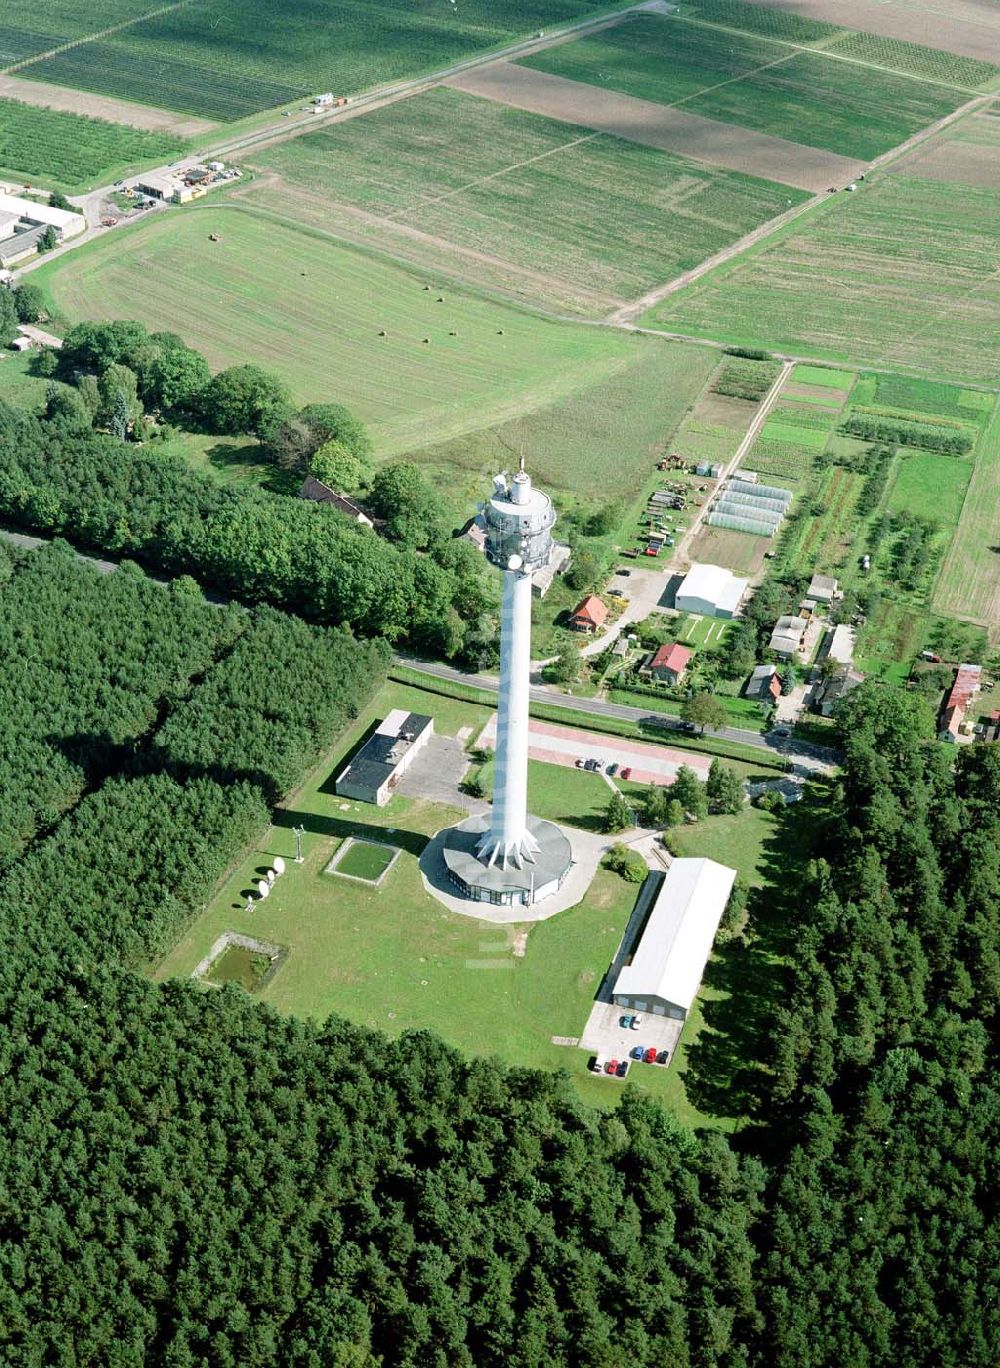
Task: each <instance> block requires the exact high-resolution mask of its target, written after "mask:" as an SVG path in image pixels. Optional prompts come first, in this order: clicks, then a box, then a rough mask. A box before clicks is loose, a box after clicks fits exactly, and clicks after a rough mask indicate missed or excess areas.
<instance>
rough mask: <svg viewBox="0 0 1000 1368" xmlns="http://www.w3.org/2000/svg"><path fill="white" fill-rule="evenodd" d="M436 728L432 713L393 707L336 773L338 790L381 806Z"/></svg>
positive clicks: (342, 794)
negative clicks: (428, 714)
mask: <svg viewBox="0 0 1000 1368" xmlns="http://www.w3.org/2000/svg"><path fill="white" fill-rule="evenodd" d="M433 732H434V719H433V718H432V717H428V716H427V715H426V714H425V713H411V712H407V711H406V709H405V708H394V709H393V711H392V712H391V713H389V714H388V716H387V717H385V718H384V719H383V720H382V721H381V722H380V723H379V724H378V726H377V727H376V728H375V731H374V732H373V733H372V735H371V736H369V738H368V740H367V741H366V742H365V744H364V745H363V746H362V747H361V749H360V750H359V751H357V752H356V754H355V755H354V757H353V759H352V760H351V763H350V764H349V765H348V766H347V768H346V769H345V770H342V771H341V772H340V774H338V775H337V782H336V785H335V787H336V790H337V793H338V794H339V795H341V796H342V797H344V798H356V799H358V800H359V801H360V802H362V803H375V804H377V805H378V806H379V807H382V806H383V804H385V803H387V802H388V801H389V799H390V798H391V797H392V795H393V791H394V790H395V788H396V785H397V784H398V783H399V781H400V778H401V777H402V776H403V774H405V773H406V771H407V770H408V769H409V767H410V765H411V764H412V763H413V761H414V760H415V759H416V757H417V755H418V754H419V752H420V751H422V750H423V748H424V746H426V745H427V742H428V741H429V740H430V739H431V736H432V734H433Z"/></svg>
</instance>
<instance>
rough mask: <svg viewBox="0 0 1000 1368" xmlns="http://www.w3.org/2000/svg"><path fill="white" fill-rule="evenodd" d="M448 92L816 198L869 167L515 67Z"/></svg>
mask: <svg viewBox="0 0 1000 1368" xmlns="http://www.w3.org/2000/svg"><path fill="white" fill-rule="evenodd" d="M447 84H448V85H450V86H453V87H454V88H455V89H456V90H464V91H465V92H466V93H467V94H470V95H481V96H484V97H485V98H486V99H489V100H496V101H497V102H498V103H500V104H505V105H512V106H513V107H514V108H515V109H524V110H527V111H529V112H530V113H532V114H542V115H544V116H545V117H547V118H550V119H558V120H560V121H562V122H564V123H570V124H576V125H581V126H583V127H585V128H593V129H597V130H599V131H600V132H602V133H610V134H613V135H614V136H615V137H619V138H625V139H627V140H628V141H629V142H637V143H642V144H643V145H644V146H646V147H658V148H660V149H661V150H662V151H665V152H673V153H676V154H678V155H680V156H684V157H693V158H694V159H695V160H696V161H703V162H708V163H709V164H710V165H712V166H720V167H724V168H725V169H726V170H729V171H739V172H742V173H743V174H745V175H750V176H760V177H762V178H764V179H765V180H771V181H779V182H780V183H781V184H783V185H789V186H793V187H795V188H796V189H799V190H810V191H814V192H815V191H820V190H823V189H825V188H826V186H828V185H829V184H830V182H831V181H833V182H835V183H839V182H841V181H850V180H853V179H854V177H855V176H857V175H858V174H859V172H861V171H862V170H864V166H865V163H864V162H861V161H858V160H852V159H851V158H849V157H841V156H837V155H836V154H835V153H832V152H821V151H818V150H817V149H816V148H813V147H805V146H803V144H802V143H797V142H792V141H790V140H789V139H787V138H782V137H776V136H775V135H773V134H768V133H758V132H755V131H753V130H752V129H749V128H741V127H740V126H739V125H737V124H731V123H720V122H719V120H717V119H707V118H704V117H702V116H701V115H698V114H692V113H690V112H689V111H687V110H681V109H676V108H672V107H670V106H668V105H663V104H658V103H656V102H654V101H652V100H642V99H636V98H635V97H634V96H631V95H623V94H620V93H618V92H617V91H613V90H606V89H601V88H599V87H596V86H591V85H585V84H584V83H583V82H581V81H576V80H569V79H567V78H566V77H563V76H557V75H553V74H551V73H549V72H545V71H537V70H534V69H532V68H531V67H527V66H522V65H517V64H514V63H512V62H495V63H493V64H492V65H490V66H485V67H478V68H476V69H475V70H473V71H468V72H463V73H462V74H461V75H459V76H453V77H452V78H451V79H450V80H449V81H448V83H447Z"/></svg>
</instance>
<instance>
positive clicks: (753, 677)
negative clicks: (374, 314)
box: [743, 665, 781, 703]
mask: <svg viewBox="0 0 1000 1368" xmlns="http://www.w3.org/2000/svg"><path fill="white" fill-rule="evenodd" d="M743 696H744V697H745V698H753V699H756V700H757V702H758V703H767V702H768V701H769V700H772V699H773V700H777V699H779V698H780V697H781V676H780V675H779V674H778V667H777V665H755V666H754V668H753V670H752V672H751V674H750V678H749V679H748V680H747V686H746V688H745V689H744V690H743Z"/></svg>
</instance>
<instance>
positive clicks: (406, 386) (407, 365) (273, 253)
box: [35, 204, 642, 460]
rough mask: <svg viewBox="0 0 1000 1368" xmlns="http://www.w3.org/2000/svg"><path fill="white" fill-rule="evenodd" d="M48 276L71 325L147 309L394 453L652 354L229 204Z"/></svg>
mask: <svg viewBox="0 0 1000 1368" xmlns="http://www.w3.org/2000/svg"><path fill="white" fill-rule="evenodd" d="M212 232H216V233H218V234H219V235H220V241H218V242H211V241H210V240H209V234H210V233H212ZM35 279H36V280H41V282H42V283H44V284H45V286H46V287H47V289H48V291H49V293H50V294H51V296H52V299H53V301H54V305H55V307H56V308H57V309H58V311H59V313H60V314H61V315H62V316H63V317H64V318H67V319H69V320H71V321H76V320H78V319H85V318H137V319H139V320H140V321H142V322H144V323H146V324H147V325H148V326H149V327H150V328H151V329H153V330H163V329H167V330H170V331H173V332H177V333H179V334H181V335H182V336H183V337H184V338H185V340H186V341H187V342H188V343H190V344H191V345H192V346H194V347H197V348H199V349H200V350H202V351H204V352H205V354H206V355H207V356H208V358H209V360H210V361H211V363H212V365H213V366H215V367H222V366H227V365H236V364H240V363H242V362H245V361H256V362H259V363H260V364H261V365H263V366H266V367H268V368H269V369H272V370H274V371H276V372H277V373H278V374H279V375H280V376H281V377H282V378H283V379H285V380H286V381H287V382H288V384H289V385H290V386H291V387H292V390H293V391H294V393H295V394H296V396H297V397H298V398H299V399H300V400H302V401H306V400H325V399H337V400H340V401H343V402H344V403H346V404H348V405H349V406H350V407H351V408H353V409H355V410H356V411H357V412H358V414H359V415H360V416H361V417H362V418H363V419H364V420H365V421H366V422H367V423H369V424H371V426H372V430H373V435H374V437H375V439H376V441H377V444H378V447H379V451H380V452H381V453H382V454H391V453H396V452H400V451H405V450H406V449H408V448H409V447H411V446H415V445H417V444H418V443H421V442H427V441H429V440H432V439H434V438H437V439H438V440H441V439H444V438H447V437H450V436H452V435H455V434H457V433H460V432H465V431H468V430H470V429H472V428H479V427H482V426H484V425H486V424H488V423H502V422H503V421H504V420H505V419H507V418H509V417H511V416H512V415H513V414H519V413H523V412H525V411H530V410H533V409H535V408H539V407H541V406H543V405H545V404H551V403H553V402H554V401H555V400H557V399H561V398H564V397H565V396H566V395H568V394H569V393H571V392H575V391H577V390H581V389H586V388H587V386H588V385H594V384H596V383H597V382H598V381H600V380H602V379H607V378H608V377H609V376H611V375H613V374H615V373H617V372H618V371H620V370H622V369H624V368H626V367H627V366H628V364H629V362H630V361H631V359H632V358H633V357H635V356H636V355H637V354H638V353H639V351H640V350H642V349H641V348H639V347H637V345H636V339H635V338H629V337H625V336H621V335H617V334H614V333H612V332H610V331H608V330H605V329H596V328H584V327H575V326H565V325H561V324H557V323H550V322H547V321H545V320H542V319H540V318H537V317H533V316H531V315H528V314H525V313H521V312H519V311H518V310H516V309H513V308H508V307H505V306H503V305H500V304H497V303H495V302H491V301H487V300H485V299H479V298H476V297H473V296H470V295H465V294H461V293H459V292H457V291H454V290H449V291H448V292H447V297H446V299H445V302H443V303H438V302H437V299H438V293H437V283H436V286H435V289H434V290H430V291H428V290H425V288H424V284H425V281H424V280H423V279H421V278H420V277H418V276H416V275H414V274H412V273H411V272H409V271H406V270H403V269H401V268H399V267H397V266H393V265H389V264H387V263H385V262H383V261H380V260H377V259H375V258H372V257H369V256H366V255H363V254H359V253H357V252H354V251H351V250H349V249H345V248H343V247H341V246H338V245H337V244H335V243H334V242H332V241H331V240H329V239H325V238H322V237H317V236H315V235H313V234H310V233H308V232H303V231H298V230H295V229H292V228H289V227H285V226H283V225H275V224H272V223H269V222H267V221H265V220H261V219H259V218H257V217H255V216H254V215H252V214H249V213H246V212H244V211H241V210H240V209H236V208H228V207H226V206H225V205H224V204H217V205H206V206H205V207H204V208H202V207H200V206H199V207H196V208H194V209H193V210H189V211H182V212H179V213H177V214H173V213H169V214H163V215H157V216H156V218H155V219H152V220H150V221H148V222H146V223H144V224H140V225H139V226H137V227H136V228H135V229H130V230H127V235H126V233H121V232H120V233H116V234H115V235H114V239H113V240H112V239H111V238H110V237H109V238H104V239H101V240H99V241H97V242H94V243H88V244H86V245H85V246H83V247H81V248H80V249H79V250H78V251H75V252H72V253H70V254H68V255H67V256H65V257H63V258H61V259H59V260H57V261H54V262H53V263H52V265H51V266H46V267H43V268H42V270H41V272H39V273H38V274H37V275H36V276H35ZM181 282H186V283H184V284H182V283H181ZM383 328H384V329H386V331H387V333H388V335H387V336H386V337H380V336H379V332H380V331H381V330H382V329H383ZM452 334H454V335H452ZM424 338H429V339H430V341H429V342H425V341H424V340H423V339H424ZM507 459H508V460H509V453H508V454H507Z"/></svg>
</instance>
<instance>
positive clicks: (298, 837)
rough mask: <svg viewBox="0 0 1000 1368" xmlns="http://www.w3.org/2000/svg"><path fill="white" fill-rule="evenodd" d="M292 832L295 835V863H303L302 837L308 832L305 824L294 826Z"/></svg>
mask: <svg viewBox="0 0 1000 1368" xmlns="http://www.w3.org/2000/svg"><path fill="white" fill-rule="evenodd" d="M292 833H293V834H294V836H295V863H296V864H301V863H302V859H303V855H302V838H303V836H304V835H305V834H306V829H305V827H304V826H297V827H292Z"/></svg>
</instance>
